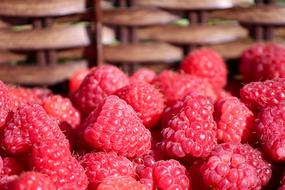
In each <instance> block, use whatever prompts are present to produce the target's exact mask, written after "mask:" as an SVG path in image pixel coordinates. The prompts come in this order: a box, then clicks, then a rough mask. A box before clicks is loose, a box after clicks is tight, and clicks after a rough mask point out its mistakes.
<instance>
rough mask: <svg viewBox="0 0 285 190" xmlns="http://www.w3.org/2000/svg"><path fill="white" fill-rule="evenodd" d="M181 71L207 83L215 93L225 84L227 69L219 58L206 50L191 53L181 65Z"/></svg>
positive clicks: (215, 53)
mask: <svg viewBox="0 0 285 190" xmlns="http://www.w3.org/2000/svg"><path fill="white" fill-rule="evenodd" d="M181 69H182V70H183V71H184V72H185V73H188V74H192V75H195V76H198V77H200V78H203V79H205V80H206V81H208V82H209V83H210V84H211V85H212V86H213V89H214V90H215V91H216V92H219V91H220V90H221V89H222V88H223V87H224V86H225V85H226V83H227V68H226V64H225V63H224V61H223V59H222V58H221V56H220V55H219V54H218V53H217V52H215V51H213V50H211V49H207V48H202V49H198V50H195V51H193V52H191V53H190V54H189V55H188V56H187V57H186V58H185V59H184V60H183V61H182V63H181Z"/></svg>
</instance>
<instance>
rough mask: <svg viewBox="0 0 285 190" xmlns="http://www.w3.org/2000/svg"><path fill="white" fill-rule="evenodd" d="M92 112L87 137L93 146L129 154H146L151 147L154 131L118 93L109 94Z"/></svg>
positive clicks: (87, 124)
mask: <svg viewBox="0 0 285 190" xmlns="http://www.w3.org/2000/svg"><path fill="white" fill-rule="evenodd" d="M93 112H94V113H91V114H90V115H89V117H90V118H87V119H86V121H89V122H90V121H92V122H90V123H85V124H84V125H85V126H87V128H86V129H85V131H84V138H85V140H86V142H88V143H89V144H90V145H92V146H93V147H95V148H97V149H99V150H103V151H107V152H109V151H115V152H117V153H118V154H119V155H122V156H126V157H131V158H133V157H137V156H141V155H143V154H145V153H146V152H147V151H148V150H149V149H150V146H151V134H150V132H149V130H148V129H146V128H145V127H144V126H143V124H142V123H141V121H140V119H139V118H138V116H137V114H136V113H135V111H134V110H133V108H132V107H131V106H130V105H128V104H127V103H126V102H125V101H124V100H122V99H120V98H118V97H117V96H113V95H112V96H109V97H107V98H106V99H105V101H104V102H103V103H102V105H101V106H100V107H98V108H97V110H96V109H95V110H94V111H93Z"/></svg>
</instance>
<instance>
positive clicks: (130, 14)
mask: <svg viewBox="0 0 285 190" xmlns="http://www.w3.org/2000/svg"><path fill="white" fill-rule="evenodd" d="M178 19H179V18H178V17H177V16H175V15H172V14H170V13H168V12H165V11H162V10H158V9H144V8H131V9H129V8H128V9H125V8H119V9H109V10H105V11H103V23H104V24H108V25H115V26H147V25H154V24H165V23H169V22H172V21H175V20H178Z"/></svg>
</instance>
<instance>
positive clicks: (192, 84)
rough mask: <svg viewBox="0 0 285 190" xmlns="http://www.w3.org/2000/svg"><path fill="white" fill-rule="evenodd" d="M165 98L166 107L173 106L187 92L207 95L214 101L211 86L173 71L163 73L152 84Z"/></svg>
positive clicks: (203, 81) (192, 76) (198, 79)
mask: <svg viewBox="0 0 285 190" xmlns="http://www.w3.org/2000/svg"><path fill="white" fill-rule="evenodd" d="M152 83H153V84H154V85H155V87H157V88H158V89H159V90H160V91H161V93H162V94H163V95H164V97H165V101H166V104H167V105H169V106H170V105H173V104H175V103H176V101H177V100H181V99H183V98H184V96H186V95H187V94H188V93H189V92H193V91H196V92H199V93H201V94H204V95H207V96H209V97H211V98H213V99H214V100H215V99H216V94H215V92H214V91H213V89H212V86H211V85H210V84H209V83H207V82H206V81H205V80H203V79H201V78H199V77H197V76H194V75H187V74H179V73H175V72H173V71H167V70H166V71H163V72H162V73H160V75H158V76H157V77H156V78H155V79H154V80H153V82H152Z"/></svg>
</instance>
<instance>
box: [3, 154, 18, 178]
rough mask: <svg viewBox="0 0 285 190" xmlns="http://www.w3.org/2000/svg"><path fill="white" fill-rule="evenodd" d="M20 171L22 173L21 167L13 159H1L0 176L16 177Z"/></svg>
mask: <svg viewBox="0 0 285 190" xmlns="http://www.w3.org/2000/svg"><path fill="white" fill-rule="evenodd" d="M0 171H1V169H0ZM22 171H23V168H22V166H21V165H20V164H19V163H18V162H17V161H16V160H15V159H14V158H12V157H6V158H4V159H3V168H2V171H1V173H0V176H6V175H7V176H10V175H18V174H20V173H21V172H22Z"/></svg>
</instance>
